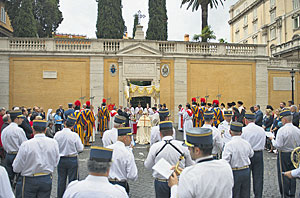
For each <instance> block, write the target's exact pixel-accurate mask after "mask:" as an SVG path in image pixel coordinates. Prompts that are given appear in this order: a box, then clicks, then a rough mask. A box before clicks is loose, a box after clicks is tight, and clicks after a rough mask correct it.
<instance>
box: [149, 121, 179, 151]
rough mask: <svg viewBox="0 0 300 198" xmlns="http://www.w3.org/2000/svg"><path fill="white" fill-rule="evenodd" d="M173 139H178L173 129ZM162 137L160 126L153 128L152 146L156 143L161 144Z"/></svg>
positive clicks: (151, 135)
mask: <svg viewBox="0 0 300 198" xmlns="http://www.w3.org/2000/svg"><path fill="white" fill-rule="evenodd" d="M173 139H174V140H175V139H176V132H175V129H174V127H173ZM160 141H161V137H160V131H159V125H157V126H154V127H151V132H150V146H151V145H152V144H154V143H156V142H160Z"/></svg>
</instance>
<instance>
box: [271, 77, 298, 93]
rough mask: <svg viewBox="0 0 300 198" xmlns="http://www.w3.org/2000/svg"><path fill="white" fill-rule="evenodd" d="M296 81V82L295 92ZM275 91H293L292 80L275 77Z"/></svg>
mask: <svg viewBox="0 0 300 198" xmlns="http://www.w3.org/2000/svg"><path fill="white" fill-rule="evenodd" d="M295 89H296V87H295V81H294V90H295ZM273 90H274V91H291V90H292V79H291V78H290V77H273Z"/></svg>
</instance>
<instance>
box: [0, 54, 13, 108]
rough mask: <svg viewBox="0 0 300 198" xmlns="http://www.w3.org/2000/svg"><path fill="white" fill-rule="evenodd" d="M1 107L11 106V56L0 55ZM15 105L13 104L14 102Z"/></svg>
mask: <svg viewBox="0 0 300 198" xmlns="http://www.w3.org/2000/svg"><path fill="white" fill-rule="evenodd" d="M0 71H1V78H0V87H1V89H0V107H5V108H6V109H8V108H9V56H5V55H3V56H0ZM12 105H13V104H12Z"/></svg>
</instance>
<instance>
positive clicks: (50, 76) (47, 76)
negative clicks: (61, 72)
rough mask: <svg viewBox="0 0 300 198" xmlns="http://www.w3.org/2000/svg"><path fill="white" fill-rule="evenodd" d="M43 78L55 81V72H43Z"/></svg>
mask: <svg viewBox="0 0 300 198" xmlns="http://www.w3.org/2000/svg"><path fill="white" fill-rule="evenodd" d="M43 78H44V79H56V78H57V71H43Z"/></svg>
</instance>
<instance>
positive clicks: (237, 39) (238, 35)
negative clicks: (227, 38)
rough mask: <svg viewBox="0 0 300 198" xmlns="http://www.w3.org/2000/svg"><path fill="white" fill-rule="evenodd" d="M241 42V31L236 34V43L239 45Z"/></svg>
mask: <svg viewBox="0 0 300 198" xmlns="http://www.w3.org/2000/svg"><path fill="white" fill-rule="evenodd" d="M239 40H240V31H236V32H235V42H236V43H238V42H239Z"/></svg>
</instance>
